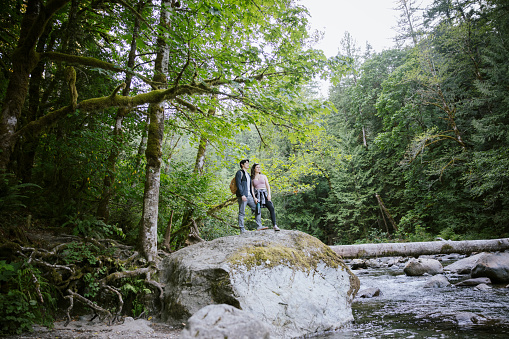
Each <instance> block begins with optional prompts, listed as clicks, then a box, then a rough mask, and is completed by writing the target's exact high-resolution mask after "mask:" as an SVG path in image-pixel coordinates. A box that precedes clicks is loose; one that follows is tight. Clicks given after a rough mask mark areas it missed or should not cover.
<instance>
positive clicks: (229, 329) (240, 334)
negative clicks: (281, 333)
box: [180, 304, 270, 339]
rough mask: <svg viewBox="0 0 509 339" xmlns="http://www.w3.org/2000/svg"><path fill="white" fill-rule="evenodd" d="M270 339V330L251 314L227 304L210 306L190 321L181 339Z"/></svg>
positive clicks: (197, 313) (194, 315)
mask: <svg viewBox="0 0 509 339" xmlns="http://www.w3.org/2000/svg"><path fill="white" fill-rule="evenodd" d="M212 338H221V339H222V338H245V339H268V338H270V330H269V328H268V327H267V326H266V325H265V324H264V323H263V322H262V321H261V320H260V319H257V318H256V317H255V316H254V315H252V314H251V313H249V312H246V311H242V310H239V309H238V308H236V307H233V306H231V305H226V304H220V305H208V306H205V307H204V308H202V309H201V310H199V311H198V312H196V313H195V314H193V316H192V317H191V318H189V319H188V321H187V324H186V327H185V328H184V330H183V331H182V334H181V335H180V339H212Z"/></svg>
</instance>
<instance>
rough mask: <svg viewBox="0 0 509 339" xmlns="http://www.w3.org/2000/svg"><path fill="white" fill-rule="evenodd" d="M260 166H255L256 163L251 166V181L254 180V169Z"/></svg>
mask: <svg viewBox="0 0 509 339" xmlns="http://www.w3.org/2000/svg"><path fill="white" fill-rule="evenodd" d="M258 165H260V164H257V163H256V162H255V163H254V164H253V166H251V179H254V176H255V167H256V166H258Z"/></svg>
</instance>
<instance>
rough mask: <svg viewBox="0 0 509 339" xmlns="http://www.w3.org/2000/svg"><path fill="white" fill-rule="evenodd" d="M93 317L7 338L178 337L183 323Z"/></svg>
mask: <svg viewBox="0 0 509 339" xmlns="http://www.w3.org/2000/svg"><path fill="white" fill-rule="evenodd" d="M90 318H91V317H90V316H88V317H80V319H79V320H74V321H71V322H70V323H69V325H67V326H64V324H65V322H64V321H59V322H55V323H54V327H53V328H52V329H48V328H46V327H42V326H34V331H33V332H30V333H23V334H20V335H11V336H7V337H3V338H8V339H24V338H40V339H50V338H51V339H57V338H58V339H71V338H79V339H92V338H93V339H117V338H144V339H152V338H166V339H178V338H179V336H180V333H181V332H182V329H183V326H178V327H175V326H170V325H167V324H164V323H159V322H154V321H150V320H146V319H137V320H135V319H133V318H131V317H127V318H124V319H123V320H124V321H123V323H120V324H115V325H111V326H108V325H106V324H105V323H103V322H101V321H99V320H98V319H95V320H93V321H89V320H87V319H90Z"/></svg>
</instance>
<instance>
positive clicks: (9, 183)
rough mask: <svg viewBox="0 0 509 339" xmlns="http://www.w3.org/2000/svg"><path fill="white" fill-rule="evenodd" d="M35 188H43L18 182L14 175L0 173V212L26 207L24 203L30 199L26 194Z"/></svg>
mask: <svg viewBox="0 0 509 339" xmlns="http://www.w3.org/2000/svg"><path fill="white" fill-rule="evenodd" d="M33 188H41V187H40V186H38V185H35V184H30V183H24V184H23V183H20V182H17V181H16V179H15V177H14V176H13V175H11V174H8V173H0V212H3V211H13V210H15V209H19V208H20V207H26V205H25V203H24V201H26V200H27V199H28V196H27V195H26V194H27V192H30V191H31V189H33Z"/></svg>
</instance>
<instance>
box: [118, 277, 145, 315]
mask: <svg viewBox="0 0 509 339" xmlns="http://www.w3.org/2000/svg"><path fill="white" fill-rule="evenodd" d="M120 291H121V292H122V295H123V296H124V299H125V300H126V301H127V304H128V305H129V307H130V312H131V314H132V316H133V317H139V316H140V315H141V314H142V313H145V312H147V310H148V309H147V302H146V299H147V298H146V296H147V295H149V294H152V291H151V290H150V289H148V288H147V287H146V284H145V282H144V281H143V280H142V279H133V278H126V279H123V280H122V285H121V287H120Z"/></svg>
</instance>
